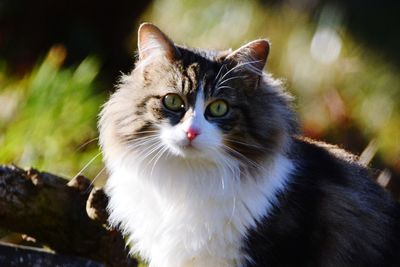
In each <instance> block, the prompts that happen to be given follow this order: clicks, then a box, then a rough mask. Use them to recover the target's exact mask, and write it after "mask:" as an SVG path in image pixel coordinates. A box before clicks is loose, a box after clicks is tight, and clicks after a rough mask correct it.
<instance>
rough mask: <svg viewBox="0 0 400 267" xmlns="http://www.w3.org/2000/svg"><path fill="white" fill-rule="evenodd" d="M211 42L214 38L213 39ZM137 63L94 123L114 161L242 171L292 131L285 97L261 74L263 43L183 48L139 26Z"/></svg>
mask: <svg viewBox="0 0 400 267" xmlns="http://www.w3.org/2000/svg"><path fill="white" fill-rule="evenodd" d="M216 38H218V37H216ZM138 52H139V60H138V62H137V64H136V67H135V69H134V70H133V72H132V73H131V74H130V75H126V76H123V77H122V80H121V83H120V84H119V86H118V89H117V91H116V92H115V93H114V94H113V95H112V97H111V98H110V100H109V101H108V102H107V103H106V105H105V106H104V108H103V111H102V113H101V119H100V123H99V126H100V141H101V145H102V148H103V151H104V154H105V157H106V161H108V163H109V164H111V163H110V161H112V160H113V159H114V158H117V157H121V156H122V155H124V156H127V157H138V158H141V159H142V160H144V161H156V160H158V159H160V158H168V157H169V158H174V159H176V158H178V159H182V160H191V161H196V160H198V161H218V160H220V159H221V158H224V157H225V158H229V159H231V160H236V161H238V162H241V163H243V165H249V162H253V163H254V162H259V161H261V160H265V159H268V157H271V156H273V155H275V154H276V153H277V152H283V150H284V149H285V146H286V145H287V143H288V142H289V140H290V137H289V136H290V135H291V134H293V133H295V131H296V122H295V118H294V116H293V113H292V111H291V109H290V103H289V102H290V97H289V96H288V95H287V94H286V93H284V92H283V90H282V88H281V86H280V83H279V82H277V81H275V80H273V79H272V78H271V77H269V76H268V75H266V74H264V73H263V68H264V65H265V63H266V61H267V56H268V53H269V43H268V42H267V41H266V40H256V41H253V42H250V43H248V44H246V45H244V46H242V47H240V48H239V49H237V50H236V51H214V50H198V49H191V48H185V47H182V46H178V45H176V44H174V43H173V42H172V41H171V40H170V39H169V38H168V37H167V36H166V35H165V34H164V33H163V32H161V31H160V30H159V29H158V28H157V27H156V26H154V25H152V24H148V23H146V24H142V25H141V27H140V28H139V36H138Z"/></svg>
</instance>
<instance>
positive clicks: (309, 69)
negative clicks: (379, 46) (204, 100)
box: [143, 0, 400, 171]
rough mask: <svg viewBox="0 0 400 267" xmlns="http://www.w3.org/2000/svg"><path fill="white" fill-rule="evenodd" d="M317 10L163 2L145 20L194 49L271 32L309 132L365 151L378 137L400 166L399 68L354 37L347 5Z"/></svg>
mask: <svg viewBox="0 0 400 267" xmlns="http://www.w3.org/2000/svg"><path fill="white" fill-rule="evenodd" d="M288 2H290V1H288ZM299 3H301V2H299ZM314 13H316V14H317V15H316V16H317V18H315V17H311V15H310V14H308V13H307V11H306V10H305V9H304V8H301V7H300V8H299V5H294V6H293V5H289V4H282V5H278V6H275V5H273V6H268V5H266V4H262V3H260V2H259V1H239V0H233V1H223V0H205V1H194V0H191V1H184V0H156V1H154V2H153V4H152V6H151V8H149V9H148V11H147V12H146V13H145V14H144V16H143V20H144V21H152V22H154V23H155V24H156V25H159V26H160V27H161V28H162V29H163V30H164V31H165V32H167V33H168V34H169V35H170V36H171V37H172V38H173V40H174V41H176V42H177V43H181V44H185V45H188V46H194V47H202V48H217V49H226V48H229V47H232V48H238V47H239V46H240V45H242V44H244V43H245V42H246V41H251V40H253V39H257V38H265V37H267V38H268V39H269V40H270V41H271V42H272V47H271V52H270V57H269V62H268V64H267V67H266V69H267V71H269V72H271V73H273V74H274V76H275V77H278V78H280V77H284V79H285V80H284V81H285V83H286V85H287V88H288V90H289V91H291V92H292V93H293V94H294V95H295V96H296V98H297V101H296V104H297V105H296V106H297V110H298V111H299V113H300V118H301V120H302V124H303V125H304V129H303V130H304V132H305V133H306V134H307V135H309V136H311V137H315V138H322V139H325V140H327V141H329V142H334V143H337V144H343V145H344V146H345V147H346V148H348V149H351V150H352V151H353V152H355V153H358V154H359V153H361V152H362V150H363V149H364V148H365V147H366V145H367V143H368V141H369V140H375V141H376V144H377V145H378V148H379V156H380V157H381V158H382V159H383V160H384V162H385V164H388V165H391V166H397V168H399V171H400V105H399V100H400V76H399V75H398V71H399V70H398V69H396V67H394V66H392V65H391V64H389V63H388V62H386V61H385V60H384V57H382V56H381V55H380V54H379V53H376V52H375V53H372V52H371V51H370V50H369V49H368V48H367V47H366V46H364V45H363V44H362V43H359V42H356V41H355V40H354V39H353V38H352V36H351V35H350V33H349V32H348V31H347V30H346V28H345V26H344V21H345V17H344V13H343V10H341V8H340V6H335V5H332V4H329V5H325V6H324V7H323V8H321V10H319V11H318V12H314ZM313 16H315V14H313ZM315 21H317V23H315Z"/></svg>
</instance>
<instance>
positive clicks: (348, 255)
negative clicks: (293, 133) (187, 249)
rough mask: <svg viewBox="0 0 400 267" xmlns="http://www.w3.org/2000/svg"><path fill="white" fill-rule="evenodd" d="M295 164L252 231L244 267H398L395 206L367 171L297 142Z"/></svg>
mask: <svg viewBox="0 0 400 267" xmlns="http://www.w3.org/2000/svg"><path fill="white" fill-rule="evenodd" d="M289 156H290V158H292V159H293V160H294V161H295V162H297V170H296V172H295V173H294V174H292V177H291V180H290V181H291V182H290V184H289V187H288V190H287V192H284V193H281V194H280V196H279V204H278V206H277V207H275V208H274V209H273V211H272V213H271V214H272V215H271V216H268V218H264V219H263V220H262V221H261V222H259V224H258V226H257V228H256V229H252V230H251V231H250V232H249V234H248V236H247V239H246V240H245V246H244V247H243V252H244V253H246V254H247V255H249V257H250V258H251V259H252V260H253V261H248V262H247V263H246V264H247V265H246V266H260V267H261V266H321V267H325V266H332V267H334V266H349V267H350V266H371V267H372V266H400V208H399V205H398V204H397V203H395V202H394V201H393V200H392V199H391V198H390V196H389V195H388V193H387V192H385V191H384V189H382V188H381V187H380V186H379V185H378V184H376V183H375V182H373V181H372V180H371V179H370V177H369V173H368V170H367V169H366V168H363V167H362V166H360V165H358V164H357V163H356V162H352V161H349V159H348V158H347V157H346V156H345V157H338V156H337V153H335V154H334V153H332V152H330V151H329V150H328V149H327V148H326V147H325V148H324V147H321V146H319V145H317V144H314V143H310V142H308V141H305V140H300V139H296V140H295V141H294V143H293V145H292V150H291V152H290V154H289Z"/></svg>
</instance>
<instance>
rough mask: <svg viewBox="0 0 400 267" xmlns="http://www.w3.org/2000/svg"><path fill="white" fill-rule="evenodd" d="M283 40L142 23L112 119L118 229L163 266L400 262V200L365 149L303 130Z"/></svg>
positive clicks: (112, 191) (102, 125) (106, 150)
mask: <svg viewBox="0 0 400 267" xmlns="http://www.w3.org/2000/svg"><path fill="white" fill-rule="evenodd" d="M269 48H270V46H269V43H268V41H266V40H263V39H261V40H255V41H252V42H250V43H248V44H246V45H244V46H242V47H240V48H239V49H237V50H235V51H232V50H227V51H215V50H201V49H193V48H187V47H183V46H178V45H176V44H174V43H173V42H172V41H171V39H170V38H169V37H167V35H165V34H164V33H163V32H162V31H161V30H160V29H159V28H157V27H156V26H155V25H153V24H150V23H144V24H142V25H141V26H140V28H139V31H138V55H139V59H138V61H137V63H136V66H135V69H134V70H133V71H132V73H130V74H128V75H123V76H122V78H121V81H120V83H119V85H118V88H117V90H116V92H115V93H113V94H112V96H111V97H110V99H109V100H108V102H107V103H106V104H105V105H104V107H103V109H102V111H101V114H100V119H99V132H100V145H101V148H102V151H103V154H104V160H105V164H106V167H107V169H108V171H109V175H110V176H109V178H108V180H107V183H106V186H105V190H106V193H107V194H108V196H109V199H110V200H109V204H108V210H109V213H110V218H109V221H110V223H111V225H113V226H115V227H119V228H120V229H121V230H122V231H123V233H124V234H125V235H127V242H128V243H129V244H130V247H131V252H132V253H137V254H139V255H140V256H141V257H142V258H143V259H144V260H146V261H147V262H148V263H149V266H151V267H183V266H324V267H325V266H332V267H333V266H334V267H338V266H400V249H399V247H400V208H399V205H398V204H397V203H396V202H395V201H393V200H392V199H391V197H390V196H389V194H388V193H386V192H385V191H384V189H383V188H381V187H380V186H379V185H377V184H376V183H375V182H374V181H373V180H372V179H371V178H370V171H369V170H368V169H367V168H366V167H364V166H362V165H361V164H359V163H358V162H357V157H356V156H354V155H352V154H350V153H348V152H346V151H344V150H342V149H339V148H338V147H335V146H332V145H327V144H324V143H321V142H316V141H313V140H310V139H306V138H304V137H302V136H301V134H300V131H299V130H298V129H299V126H298V122H297V118H296V114H295V112H294V111H293V108H292V104H291V103H292V97H291V96H290V95H289V94H288V93H287V92H286V91H285V90H284V89H283V86H282V85H281V83H280V82H279V81H278V80H274V79H273V78H272V77H271V76H270V75H269V74H266V73H264V72H263V69H264V66H265V64H266V61H267V56H268V54H269Z"/></svg>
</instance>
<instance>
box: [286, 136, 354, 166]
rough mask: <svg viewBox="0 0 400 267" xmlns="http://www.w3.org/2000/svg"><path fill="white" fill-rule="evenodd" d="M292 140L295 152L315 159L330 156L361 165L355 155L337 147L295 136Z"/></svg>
mask: <svg viewBox="0 0 400 267" xmlns="http://www.w3.org/2000/svg"><path fill="white" fill-rule="evenodd" d="M293 140H294V142H293V144H294V149H295V150H297V152H299V151H302V152H305V153H308V154H309V155H310V156H315V157H317V158H316V159H318V158H319V157H321V156H327V157H329V156H330V157H333V158H336V159H338V160H343V161H346V162H348V163H353V164H358V165H361V164H360V163H359V157H358V156H357V155H354V154H352V153H350V152H348V151H346V150H345V149H343V148H341V147H339V146H338V145H333V144H329V143H326V142H322V141H317V140H314V139H311V138H308V137H304V136H295V137H294V138H293Z"/></svg>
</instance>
